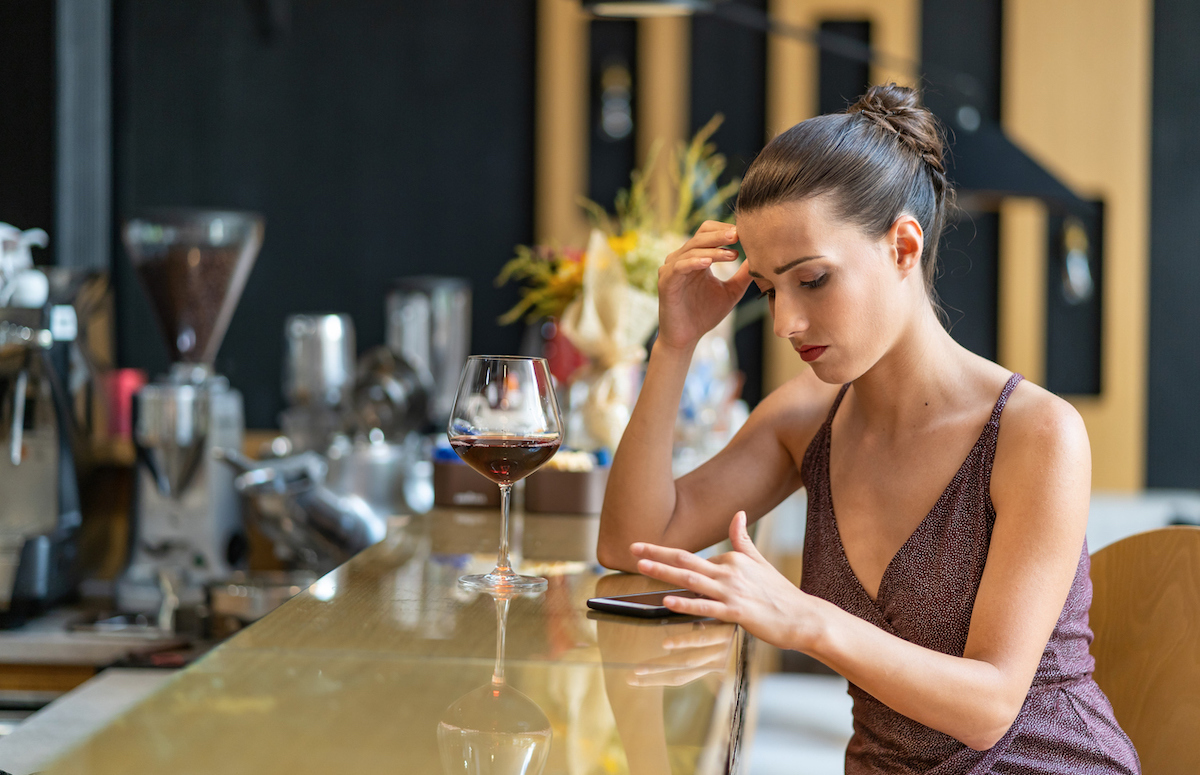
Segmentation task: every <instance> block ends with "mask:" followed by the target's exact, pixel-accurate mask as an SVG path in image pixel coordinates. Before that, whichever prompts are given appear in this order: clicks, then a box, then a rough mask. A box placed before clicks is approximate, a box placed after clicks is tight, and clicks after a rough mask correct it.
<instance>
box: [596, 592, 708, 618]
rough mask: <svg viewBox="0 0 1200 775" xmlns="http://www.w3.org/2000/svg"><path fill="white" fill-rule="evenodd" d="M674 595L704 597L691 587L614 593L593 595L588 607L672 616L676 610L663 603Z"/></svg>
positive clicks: (608, 611) (644, 615)
mask: <svg viewBox="0 0 1200 775" xmlns="http://www.w3.org/2000/svg"><path fill="white" fill-rule="evenodd" d="M667 595H671V596H673V597H704V595H701V594H699V593H697V592H693V591H692V590H690V589H664V590H662V591H660V592H642V593H639V594H636V595H614V596H612V597H593V598H592V599H590V600H588V601H587V604H588V608H591V609H592V610H594V611H605V612H607V613H614V614H624V615H626V616H641V617H657V616H671V615H672V614H673V613H674V611H672V610H671V609H669V608H667V607H666V606H665V605H663V598H665V597H667Z"/></svg>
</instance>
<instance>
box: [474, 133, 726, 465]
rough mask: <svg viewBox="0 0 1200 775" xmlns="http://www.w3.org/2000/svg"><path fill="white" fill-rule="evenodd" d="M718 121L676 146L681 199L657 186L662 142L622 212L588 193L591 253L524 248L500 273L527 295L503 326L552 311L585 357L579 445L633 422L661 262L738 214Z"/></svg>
mask: <svg viewBox="0 0 1200 775" xmlns="http://www.w3.org/2000/svg"><path fill="white" fill-rule="evenodd" d="M721 121H722V117H721V116H720V115H719V114H718V115H716V116H714V117H713V119H712V120H711V121H709V122H708V123H707V124H705V125H704V127H702V128H701V129H700V130H699V131H698V132H696V134H695V136H694V137H693V138H692V139H691V141H690V142H689V143H687V144H683V143H681V144H679V146H678V147H676V148H675V149H674V150H673V153H672V159H671V164H670V167H669V168H668V169H669V173H670V175H671V181H672V183H673V184H674V185H673V186H672V196H673V199H674V201H672V202H669V203H663V202H658V201H655V197H654V196H653V194H652V192H651V188H650V186H649V181H650V177H651V173H652V172H653V170H654V169H655V165H656V163H657V159H658V152H657V151H658V149H657V147H656V148H655V149H653V150H652V151H651V153H650V156H649V158H648V159H647V160H646V164H645V166H644V167H643V168H642V169H640V170H635V171H634V172H633V173H631V175H630V185H629V188H626V189H622V190H621V191H620V192H619V193H618V194H617V197H616V202H615V211H616V212H615V214H611V215H610V214H609V213H608V211H606V210H605V209H604V208H603V207H602V206H600V205H599V204H597V203H596V202H593V201H591V200H588V199H582V200H581V205H582V206H583V208H584V209H585V210H586V211H587V212H588V214H589V216H590V219H591V221H592V225H593V228H592V233H591V235H590V237H589V238H588V244H587V247H586V248H585V249H584V250H582V251H580V250H573V249H566V248H560V247H552V246H525V245H522V246H519V247H518V248H517V249H516V256H515V257H514V258H512V259H511V260H510V261H508V263H506V264H505V265H504V267H503V268H502V269H501V271H500V275H499V276H498V277H497V278H496V284H497V285H504V284H505V283H508V282H510V281H515V282H518V283H520V284H521V290H520V293H521V298H520V301H518V302H517V304H516V305H515V306H514V307H513V308H512V309H510V310H509V311H508V312H507V313H505V315H504V316H503V317H502V318H501V319H500V322H501V323H513V322H516V321H518V320H520V319H522V318H524V319H525V320H526V321H527V322H535V321H538V320H541V319H543V318H554V319H556V320H557V321H558V323H559V329H560V330H561V332H562V334H563V335H564V336H565V337H566V338H567V340H568V341H569V342H570V343H571V344H572V345H574V347H575V348H576V349H577V350H579V352H580V353H582V355H583V356H584V357H585V358H586V359H587V365H586V366H585V367H584V368H581V369H580V370H579V372H577V373H576V374H575V375H573V376H572V377H571V381H572V383H574V384H575V385H579V386H581V387H583V388H585V389H586V398H584V399H582V400H580V401H579V402H578V405H576V395H575V394H576V391H575V390H574V389H573V390H572V407H571V411H570V413H569V417H568V427H567V435H568V439H569V442H570V444H571V445H572V446H574V447H576V448H577V449H599V448H608V449H610V450H612V449H615V448H616V444H617V441H618V440H619V439H620V436H621V433H622V432H623V431H624V429H625V425H626V423H628V421H629V414H630V411H631V410H632V406H633V402H634V400H635V396H636V391H637V384H636V383H637V380H636V375H635V374H634V372H635V370H636V367H637V365H638V364H640V363H641V362H642V361H643V360H644V359H645V357H646V350H645V343H646V340H647V339H648V338H649V337H650V334H651V333H653V331H654V329H655V328H656V327H657V326H658V269H659V267H660V266H662V263H663V261H664V260H665V259H666V257H667V255H668V254H669V253H671V252H672V251H674V250H675V249H676V248H678V247H679V246H680V245H682V244H683V243H684V241H686V239H687V235H688V234H690V233H691V232H693V231H694V230H695V229H696V228H697V227H699V225H700V224H701V223H703V222H704V221H706V220H726V219H728V218H729V217H730V216H731V215H732V213H731V212H730V210H729V208H728V206H727V203H728V201H729V199H730V198H731V197H732V196H733V195H734V194H736V193H737V190H738V186H739V185H740V182H741V181H740V180H736V179H735V180H733V181H731V182H728V183H726V184H724V185H722V184H721V183H720V178H721V175H722V174H723V173H724V172H725V169H726V160H725V157H724V156H723V155H721V154H719V153H717V149H716V145H715V144H713V143H712V142H710V139H711V137H712V135H713V133H714V132H715V131H716V130H717V127H719V126H720V124H721ZM664 214H666V215H664Z"/></svg>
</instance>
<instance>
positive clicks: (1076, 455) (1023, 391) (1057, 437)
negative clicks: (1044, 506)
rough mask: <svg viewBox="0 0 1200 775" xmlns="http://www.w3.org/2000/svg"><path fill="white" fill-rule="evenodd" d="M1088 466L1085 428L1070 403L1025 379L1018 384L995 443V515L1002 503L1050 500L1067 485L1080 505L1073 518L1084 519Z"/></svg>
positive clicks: (1003, 416)
mask: <svg viewBox="0 0 1200 775" xmlns="http://www.w3.org/2000/svg"><path fill="white" fill-rule="evenodd" d="M1091 465H1092V458H1091V447H1090V444H1089V442H1088V435H1087V428H1086V426H1085V425H1084V423H1083V418H1082V417H1081V416H1080V415H1079V412H1078V411H1077V410H1076V409H1075V407H1074V406H1072V405H1071V404H1070V403H1069V402H1067V401H1065V400H1063V399H1062V398H1059V397H1058V396H1056V395H1054V394H1053V393H1051V392H1050V391H1048V390H1046V389H1045V388H1043V387H1041V386H1040V385H1036V384H1034V383H1032V382H1029V381H1028V380H1026V381H1024V382H1022V383H1021V384H1020V385H1018V386H1017V388H1016V390H1014V391H1013V392H1012V395H1011V396H1010V397H1009V399H1008V403H1007V404H1006V405H1005V407H1004V412H1003V413H1002V414H1001V419H1000V432H999V436H998V438H997V442H996V456H995V461H994V464H993V470H992V500H993V502H994V503H995V505H996V508H997V514H999V513H1000V512H1001V506H1002V504H1006V503H1012V504H1014V505H1015V504H1026V503H1031V502H1036V500H1037V499H1038V498H1043V499H1048V501H1053V500H1054V497H1053V496H1055V495H1064V494H1065V493H1064V492H1063V491H1064V490H1070V491H1078V492H1077V493H1076V495H1077V496H1078V495H1082V498H1083V500H1082V502H1083V504H1084V508H1083V511H1082V513H1080V514H1075V515H1074V516H1073V518H1075V519H1081V520H1084V521H1086V519H1087V510H1086V502H1087V496H1086V493H1087V492H1088V491H1089V490H1090V487H1091ZM1071 500H1074V501H1078V500H1079V498H1078V497H1076V498H1072V499H1071ZM1016 511H1017V512H1018V513H1031V511H1038V510H1031V509H1025V508H1020V509H1017V510H1016ZM1043 516H1044V515H1043Z"/></svg>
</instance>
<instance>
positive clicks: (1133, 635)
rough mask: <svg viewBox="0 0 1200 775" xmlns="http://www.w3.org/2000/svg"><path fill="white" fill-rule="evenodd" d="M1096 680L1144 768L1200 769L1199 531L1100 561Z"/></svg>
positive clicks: (1104, 552) (1108, 554) (1099, 555)
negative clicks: (1110, 703)
mask: <svg viewBox="0 0 1200 775" xmlns="http://www.w3.org/2000/svg"><path fill="white" fill-rule="evenodd" d="M1092 585H1093V589H1094V596H1093V598H1092V609H1091V617H1090V620H1091V626H1092V630H1093V631H1094V632H1095V635H1096V639H1095V641H1094V642H1093V643H1092V655H1093V656H1094V657H1095V658H1096V672H1095V679H1096V683H1098V684H1099V685H1100V688H1101V689H1103V690H1104V693H1105V694H1106V695H1108V699H1109V701H1110V702H1112V705H1113V712H1114V714H1115V715H1116V718H1117V721H1118V723H1120V725H1121V728H1122V729H1124V730H1125V732H1126V734H1128V735H1129V738H1130V739H1131V740H1132V741H1133V745H1134V747H1135V748H1136V749H1137V752H1138V755H1139V756H1140V757H1141V760H1142V771H1143V772H1146V773H1148V774H1149V773H1153V775H1176V774H1178V775H1185V774H1186V775H1195V773H1197V772H1200V734H1197V730H1200V527H1167V528H1161V529H1159V530H1150V531H1148V532H1145V533H1139V534H1137V535H1133V536H1130V537H1128V538H1125V539H1122V540H1120V541H1117V542H1116V543H1114V544H1111V545H1109V546H1106V547H1104V548H1103V549H1101V550H1099V551H1097V552H1096V553H1095V554H1094V555H1092Z"/></svg>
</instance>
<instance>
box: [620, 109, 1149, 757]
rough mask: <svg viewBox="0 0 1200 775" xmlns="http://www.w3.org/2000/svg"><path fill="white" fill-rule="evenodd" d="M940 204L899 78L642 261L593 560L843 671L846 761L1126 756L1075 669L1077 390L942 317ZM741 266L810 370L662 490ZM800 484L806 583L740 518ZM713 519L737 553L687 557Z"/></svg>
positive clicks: (1078, 628) (1084, 443)
mask: <svg viewBox="0 0 1200 775" xmlns="http://www.w3.org/2000/svg"><path fill="white" fill-rule="evenodd" d="M952 198H953V192H952V190H951V189H950V186H949V184H948V183H947V181H946V177H945V171H944V168H943V165H942V141H941V134H940V132H939V128H938V126H937V124H936V120H935V119H934V118H933V116H932V114H930V113H929V112H928V111H927V110H925V109H924V108H922V107H920V105H919V102H918V99H917V96H916V94H915V93H914V92H913V91H912V90H909V89H905V88H902V87H898V86H895V85H889V86H884V87H873V88H872V89H871V90H870V91H868V92H867V94H866V95H864V96H863V97H862V99H860V100H859V101H858V103H857V104H855V105H853V106H852V107H850V108H849V109H848V111H847V112H846V113H843V114H837V115H827V116H819V117H817V118H814V119H810V120H808V121H805V122H802V123H800V124H798V125H796V126H794V127H792V128H791V129H790V130H788V131H787V132H784V133H783V134H782V135H780V136H779V137H777V138H775V139H774V140H772V141H771V143H770V144H768V145H767V147H766V148H765V149H764V150H763V152H762V154H761V155H760V156H759V157H758V158H757V159H756V160H755V161H754V163H753V164H752V165H751V166H750V169H749V170H748V171H747V173H746V177H745V180H744V181H743V184H742V189H741V192H740V194H739V196H738V224H737V227H736V229H735V228H734V227H731V226H729V225H728V224H723V223H715V222H708V223H706V224H704V225H703V226H702V227H701V228H700V229H699V231H697V232H696V234H695V236H693V237H692V238H691V239H690V240H688V242H687V243H686V244H684V246H683V247H682V248H680V249H679V250H678V251H676V252H675V253H672V254H671V255H670V256H669V257H668V259H667V260H666V263H665V264H664V266H663V268H662V269H661V271H660V273H659V309H660V330H659V335H658V339H657V340H656V342H655V344H654V348H653V352H652V354H651V357H650V362H649V365H648V368H647V373H646V380H645V384H644V386H643V388H642V393H641V396H640V397H639V399H638V403H637V407H636V409H635V411H634V413H633V417H632V419H631V421H630V423H629V426H628V428H627V429H626V431H625V434H624V436H623V438H622V440H621V445H620V449H619V450H618V452H617V454H616V456H615V459H614V461H613V468H612V473H611V478H610V486H609V487H608V495H607V498H606V500H605V504H604V512H603V516H602V520H601V537H600V541H601V542H600V548H599V551H600V560H601V562H602V563H604V564H605V565H606V566H608V567H610V568H617V569H621V570H627V571H637V572H640V573H643V574H645V575H648V576H652V577H654V578H658V579H661V580H663V581H666V582H669V583H671V584H674V585H678V586H680V587H687V588H690V589H693V590H695V591H697V592H700V593H702V594H704V595H705V596H707V597H708V598H710V599H708V600H695V599H686V598H668V599H667V605H668V606H669V607H670V608H671V609H672V610H674V611H677V612H679V613H686V614H696V615H700V616H712V617H715V618H718V619H723V620H726V621H732V622H737V623H738V624H740V625H742V626H743V627H745V628H746V629H747V630H748V631H749V632H751V633H752V634H753V635H755V636H756V637H758V638H760V639H762V640H765V641H767V642H769V643H771V644H774V645H776V646H778V647H780V648H785V649H795V650H798V651H802V652H804V653H806V654H809V655H811V656H813V657H815V658H817V659H819V660H821V661H822V662H824V663H825V664H827V665H829V666H830V667H832V668H833V669H835V670H837V672H839V673H840V674H841V675H843V676H845V677H846V678H847V679H848V680H849V682H850V694H851V696H852V697H853V698H854V730H855V732H854V737H853V738H852V739H851V741H850V745H849V748H848V749H847V752H846V770H847V772H849V773H860V772H897V773H899V772H904V773H909V772H928V773H985V772H1003V773H1136V772H1138V771H1139V764H1138V759H1137V754H1136V753H1135V752H1134V750H1133V747H1132V745H1131V744H1130V742H1129V739H1128V737H1126V736H1125V734H1124V733H1123V732H1122V731H1121V729H1120V727H1119V726H1118V725H1117V723H1116V721H1115V720H1114V719H1113V715H1112V709H1111V707H1110V705H1109V703H1108V701H1107V699H1106V698H1105V697H1104V695H1103V693H1102V692H1101V691H1100V689H1099V687H1097V685H1096V684H1095V682H1094V681H1093V680H1092V678H1091V671H1092V668H1093V664H1094V663H1093V660H1092V658H1091V656H1090V655H1089V654H1088V644H1089V643H1090V641H1091V637H1092V636H1091V631H1090V630H1089V628H1088V624H1087V611H1088V607H1089V605H1090V603H1091V583H1090V580H1089V578H1088V553H1087V547H1086V543H1085V540H1084V528H1085V526H1086V522H1087V512H1088V496H1089V489H1090V486H1091V482H1090V468H1091V459H1090V453H1089V446H1088V439H1087V433H1086V430H1085V429H1084V426H1083V422H1082V421H1081V419H1080V417H1079V415H1078V414H1077V413H1076V412H1075V411H1074V409H1073V408H1072V407H1071V406H1070V405H1069V404H1068V403H1066V402H1065V401H1063V400H1061V399H1059V398H1057V397H1055V396H1054V395H1052V394H1050V393H1048V392H1047V391H1045V390H1043V389H1042V388H1040V387H1038V386H1036V385H1032V384H1030V383H1028V382H1022V380H1021V377H1020V375H1015V374H1010V373H1009V372H1008V371H1006V370H1005V369H1003V368H1001V367H1000V366H998V365H996V364H995V363H992V362H990V361H987V360H985V359H983V358H980V357H979V356H976V355H974V354H972V353H970V352H968V351H967V350H965V349H964V348H962V347H961V346H959V345H958V344H957V343H956V342H955V341H954V340H953V339H952V338H951V337H950V336H949V334H948V333H947V332H946V330H945V329H944V328H943V327H942V325H941V324H940V322H939V318H938V314H937V309H936V306H935V300H934V293H933V277H934V274H935V268H936V259H937V244H938V238H939V236H940V234H941V231H942V226H943V224H944V223H945V219H946V212H947V208H948V207H950V206H951V200H952ZM739 240H740V242H741V245H742V247H743V249H744V250H745V254H746V261H745V263H743V265H742V266H741V267H740V268H739V270H738V271H737V273H736V274H734V276H733V277H732V279H730V280H729V281H727V282H721V281H720V280H718V279H717V278H716V276H714V275H713V273H712V272H710V271H709V267H710V266H711V265H712V263H713V262H716V261H732V260H734V258H735V257H736V255H737V254H736V253H735V251H733V250H732V249H730V248H729V247H728V246H730V245H732V244H733V243H734V242H737V241H739ZM751 282H754V283H755V284H756V285H757V286H758V287H759V289H760V290H761V291H762V292H763V294H764V295H765V296H766V297H767V298H768V300H769V303H770V308H771V314H772V316H773V319H774V327H775V334H776V335H777V336H780V337H783V338H786V339H788V340H789V341H790V342H791V344H792V346H793V348H794V349H795V350H796V351H797V353H798V354H799V356H800V357H801V358H803V359H804V361H805V362H807V363H808V364H809V366H810V368H809V369H808V370H806V372H805V373H804V374H803V375H802V376H800V377H797V378H796V379H794V380H792V381H791V382H789V383H787V384H786V385H784V386H783V387H781V388H779V389H778V390H776V391H775V392H773V393H772V394H771V395H769V396H768V397H767V398H766V399H764V400H763V401H762V403H761V404H760V405H759V406H758V407H757V408H756V409H755V411H754V412H753V414H752V415H751V417H750V419H749V421H748V422H747V423H746V425H745V426H744V427H743V428H742V430H741V431H740V432H739V433H738V434H737V435H736V436H735V438H734V439H733V440H732V441H731V442H730V443H729V445H728V446H727V447H726V448H725V449H724V450H723V451H722V452H721V453H719V454H718V455H717V456H716V457H715V458H713V459H712V460H711V461H709V462H708V463H706V464H705V465H703V466H701V467H700V468H699V469H697V470H696V471H694V472H692V473H690V474H688V475H687V476H684V477H682V478H681V479H679V480H678V481H675V482H672V478H671V443H672V431H673V427H674V422H675V414H676V407H677V406H678V403H679V398H680V394H681V390H682V387H683V382H684V376H685V374H686V373H687V368H688V362H689V359H690V356H691V351H692V349H693V348H694V346H695V344H696V341H697V340H698V339H699V338H700V336H701V335H702V334H704V332H705V331H707V330H709V329H710V328H712V327H713V326H714V325H715V324H716V323H717V322H718V321H719V320H721V319H722V318H723V317H724V316H725V315H726V314H727V313H728V312H729V311H730V310H731V309H732V308H733V306H734V304H736V303H737V300H738V299H740V298H741V297H742V295H743V294H744V292H745V291H746V289H747V287H748V286H749V284H750V283H751ZM947 483H949V484H947ZM801 486H804V487H806V488H807V490H808V526H807V532H806V535H805V544H804V572H803V581H802V583H801V586H800V588H799V589H797V588H796V587H794V586H793V585H792V584H790V583H789V582H788V581H787V579H785V578H784V577H783V576H782V575H781V574H780V573H778V572H777V571H776V570H775V569H774V568H772V567H771V566H770V565H769V564H768V563H767V562H766V561H765V560H764V559H763V557H762V555H760V554H759V553H758V551H757V550H756V549H755V547H754V545H753V544H752V543H751V541H750V538H749V536H748V534H747V532H746V524H747V522H748V521H753V520H755V519H757V518H758V517H760V516H761V515H763V514H765V513H766V512H767V511H769V510H770V509H771V508H772V507H774V506H775V505H776V504H778V503H779V502H780V501H781V500H783V498H784V497H786V496H787V495H788V494H789V493H791V492H793V491H794V490H796V489H797V488H799V487H801ZM735 512H736V513H735ZM731 514H734V516H733V520H732V523H730V521H729V520H730V516H729V515H731ZM726 533H727V534H728V536H729V538H730V539H731V541H732V544H733V549H734V551H732V552H730V553H728V554H724V555H721V556H719V557H715V558H713V559H711V560H704V559H701V558H699V557H697V556H695V555H694V554H691V552H693V551H697V550H699V549H701V548H703V547H706V546H709V545H711V544H713V543H715V542H717V541H718V540H720V539H721V538H723V537H724V535H725V534H726Z"/></svg>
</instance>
